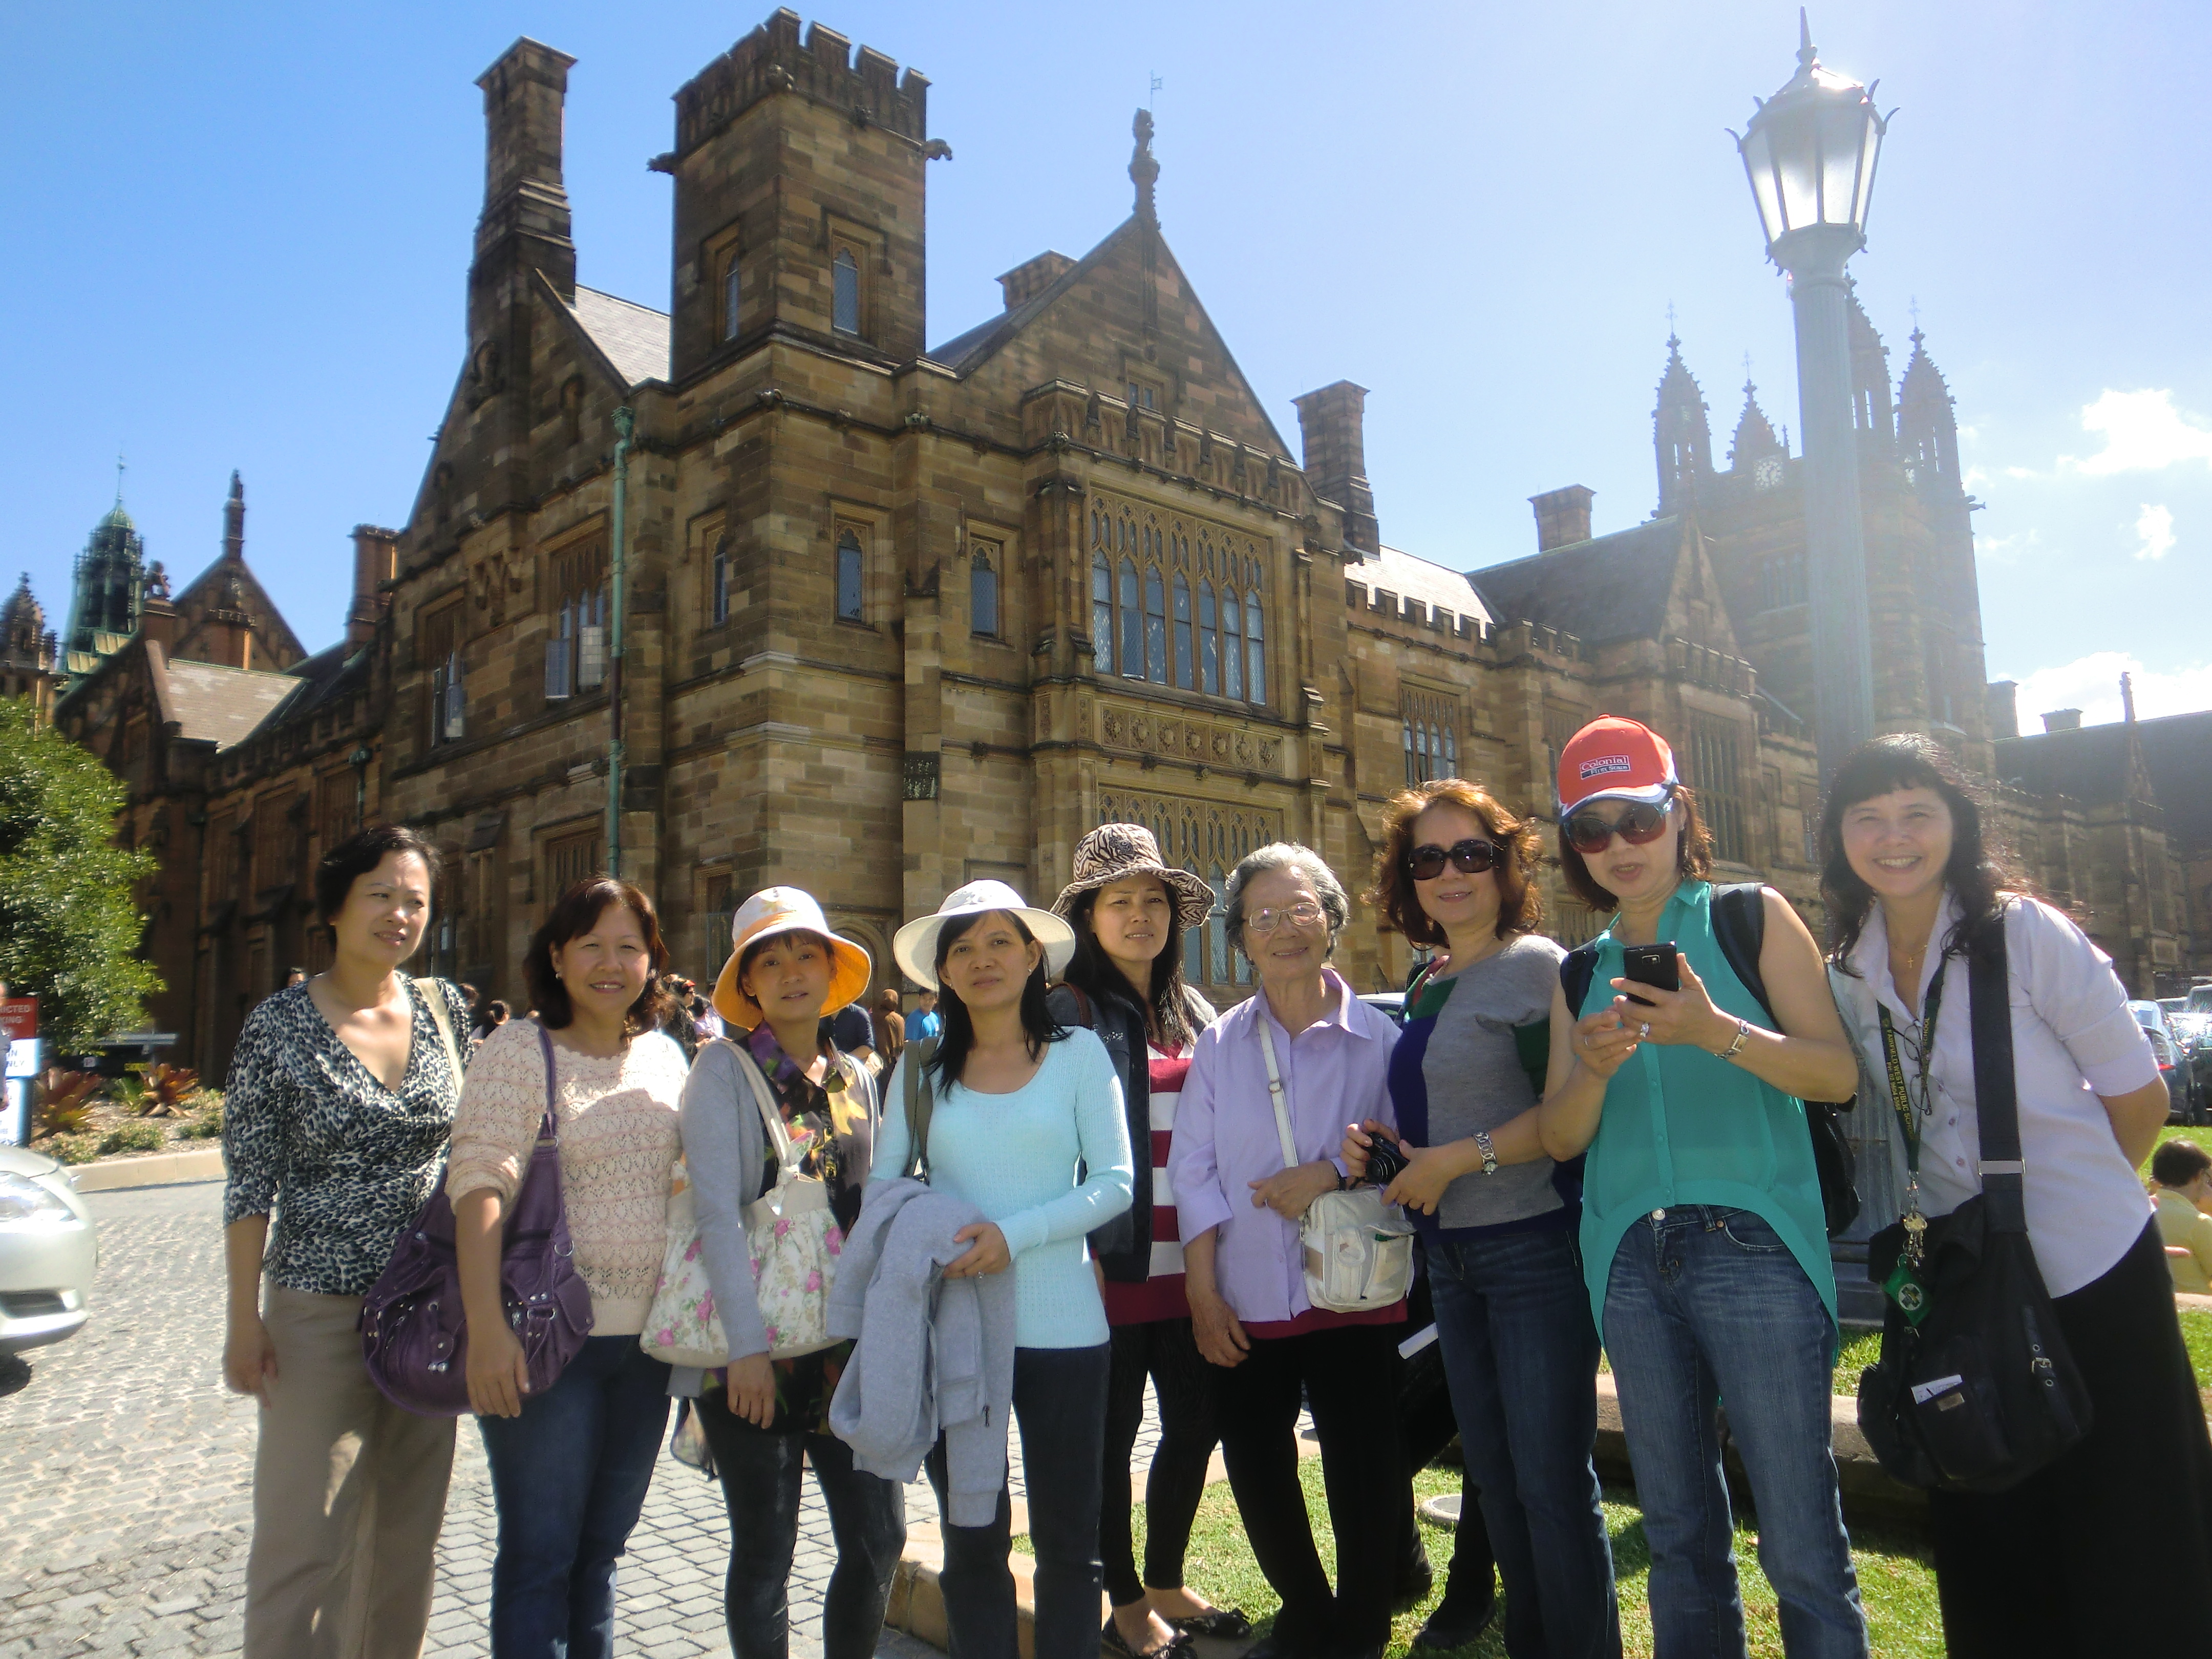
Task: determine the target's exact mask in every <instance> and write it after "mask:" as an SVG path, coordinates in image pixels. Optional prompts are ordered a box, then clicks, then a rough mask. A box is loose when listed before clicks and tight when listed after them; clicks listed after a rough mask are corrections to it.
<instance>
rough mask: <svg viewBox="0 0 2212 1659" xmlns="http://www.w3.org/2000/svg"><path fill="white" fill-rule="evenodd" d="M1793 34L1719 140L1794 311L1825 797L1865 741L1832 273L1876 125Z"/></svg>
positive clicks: (1842, 289)
mask: <svg viewBox="0 0 2212 1659" xmlns="http://www.w3.org/2000/svg"><path fill="white" fill-rule="evenodd" d="M1797 34H1798V46H1797V73H1796V75H1795V76H1791V77H1790V82H1789V83H1788V84H1787V85H1785V86H1784V88H1782V89H1781V90H1780V91H1779V92H1778V93H1776V94H1774V96H1773V97H1771V98H1769V99H1766V100H1764V101H1762V102H1761V103H1760V104H1759V110H1758V112H1757V113H1756V114H1754V115H1753V117H1752V118H1751V121H1750V124H1749V125H1747V127H1746V128H1745V129H1744V131H1743V132H1742V133H1741V135H1737V134H1735V133H1733V132H1731V133H1730V135H1729V136H1730V137H1734V138H1735V141H1736V149H1737V150H1738V151H1739V152H1740V153H1741V155H1742V157H1743V167H1744V173H1745V174H1746V176H1747V178H1748V179H1750V181H1751V193H1752V198H1753V201H1754V202H1755V203H1756V204H1757V205H1758V208H1759V225H1760V228H1762V229H1763V230H1764V231H1765V234H1766V253H1767V257H1768V258H1771V259H1772V260H1773V261H1774V263H1775V264H1778V265H1779V266H1780V267H1781V268H1782V269H1783V270H1785V271H1787V272H1788V273H1789V276H1790V301H1791V303H1792V307H1793V309H1794V310H1795V311H1796V319H1797V420H1798V430H1799V431H1800V432H1801V433H1802V435H1803V442H1804V447H1805V453H1804V462H1803V471H1804V479H1805V489H1804V501H1805V561H1806V579H1807V589H1808V598H1809V599H1810V600H1811V607H1810V609H1811V620H1812V628H1811V631H1812V636H1813V638H1812V645H1813V696H1814V703H1815V705H1816V707H1815V709H1814V734H1815V738H1816V740H1817V742H1818V744H1819V749H1820V782H1821V785H1822V787H1826V784H1827V782H1828V781H1829V780H1830V779H1831V778H1832V777H1833V776H1834V775H1835V773H1836V769H1837V767H1838V766H1839V765H1841V764H1842V763H1843V759H1844V756H1846V755H1848V754H1849V753H1850V751H1851V750H1852V749H1853V748H1854V747H1856V746H1857V744H1860V743H1862V742H1863V741H1864V740H1865V739H1866V738H1870V737H1872V736H1873V735H1874V657H1873V653H1872V650H1871V648H1870V646H1869V639H1868V615H1867V604H1868V601H1867V568H1866V538H1865V533H1864V531H1863V527H1862V526H1861V524H1860V522H1859V453H1858V443H1857V439H1856V438H1855V437H1854V436H1853V434H1852V429H1851V343H1850V289H1849V288H1848V286H1847V285H1846V283H1845V281H1844V264H1846V263H1847V262H1848V261H1849V260H1850V257H1851V255H1853V254H1854V253H1857V252H1858V251H1859V250H1860V249H1861V248H1862V247H1864V246H1866V216H1867V204H1868V203H1869V201H1870V200H1871V199H1872V198H1873V196H1874V174H1875V161H1876V159H1877V158H1878V157H1879V155H1880V154H1881V140H1882V135H1883V133H1884V132H1885V131H1887V129H1888V122H1887V119H1886V118H1884V117H1882V116H1881V115H1879V114H1877V113H1876V112H1875V106H1874V98H1873V92H1874V88H1872V87H1863V86H1861V85H1859V83H1858V82H1856V81H1851V80H1847V79H1845V78H1844V76H1840V75H1838V74H1836V73H1835V72H1834V71H1833V70H1827V69H1824V68H1822V67H1821V65H1820V59H1819V58H1818V57H1816V56H1815V55H1814V46H1813V34H1812V29H1811V27H1810V26H1809V25H1808V23H1807V21H1806V20H1805V14H1804V12H1803V11H1802V10H1800V11H1799V12H1798V14H1797ZM1876 84H1877V85H1878V84H1879V82H1877V83H1876ZM1893 113H1894V112H1893Z"/></svg>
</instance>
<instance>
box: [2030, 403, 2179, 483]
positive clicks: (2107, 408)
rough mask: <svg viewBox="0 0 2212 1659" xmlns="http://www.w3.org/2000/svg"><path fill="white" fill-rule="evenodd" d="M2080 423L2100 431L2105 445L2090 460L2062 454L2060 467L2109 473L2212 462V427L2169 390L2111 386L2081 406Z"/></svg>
mask: <svg viewBox="0 0 2212 1659" xmlns="http://www.w3.org/2000/svg"><path fill="white" fill-rule="evenodd" d="M2081 429H2082V430H2083V431H2085V432H2092V433H2097V434H2100V435H2102V436H2103V438H2104V440H2105V447H2104V448H2103V449H2102V450H2100V451H2099V452H2098V453H2096V454H2094V455H2092V456H2090V457H2089V459H2087V460H2081V459H2076V458H2075V457H2074V456H2071V455H2066V456H2061V457H2060V458H2059V462H2058V465H2059V468H2060V470H2061V471H2077V472H2086V473H2087V474H2089V475H2090V476H2091V477H2111V476H2112V474H2113V473H2116V472H2157V471H2163V470H2164V469H2166V467H2169V466H2179V465H2182V464H2183V463H2184V462H2186V461H2199V462H2203V463H2204V464H2206V465H2212V428H2208V427H2207V426H2205V425H2204V424H2203V422H2201V421H2199V420H2198V419H2197V416H2193V415H2191V414H2189V413H2188V412H2187V411H2185V410H2179V409H2176V408H2175V407H2174V406H2173V393H2172V392H2114V391H2112V390H2111V389H2110V388H2109V387H2108V388H2106V391H2105V392H2104V393H2103V394H2102V395H2101V396H2100V397H2099V398H2098V399H2097V401H2096V402H2095V403H2093V404H2087V405H2085V406H2084V407H2083V409H2082V410H2081Z"/></svg>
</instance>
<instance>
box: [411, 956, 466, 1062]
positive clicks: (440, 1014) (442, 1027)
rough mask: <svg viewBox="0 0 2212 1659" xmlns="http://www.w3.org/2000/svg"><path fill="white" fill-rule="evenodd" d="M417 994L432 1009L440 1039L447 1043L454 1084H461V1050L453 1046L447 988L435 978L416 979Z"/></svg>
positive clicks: (431, 1012) (431, 1015)
mask: <svg viewBox="0 0 2212 1659" xmlns="http://www.w3.org/2000/svg"><path fill="white" fill-rule="evenodd" d="M414 984H415V994H416V996H418V997H420V998H422V1006H424V1007H426V1008H428V1010H429V1011H430V1018H431V1019H432V1021H433V1022H435V1024H436V1025H437V1027H438V1038H439V1041H440V1042H443V1043H444V1044H445V1045H446V1064H447V1065H448V1066H452V1067H453V1086H454V1087H455V1088H456V1089H458V1088H459V1087H460V1086H461V1051H460V1050H459V1048H455V1047H454V1046H453V1019H452V1017H451V1016H449V1015H448V1014H447V1012H446V992H445V987H443V986H441V985H440V984H439V983H438V981H436V980H435V979H418V980H416V981H414Z"/></svg>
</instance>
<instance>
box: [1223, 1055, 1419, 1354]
mask: <svg viewBox="0 0 2212 1659" xmlns="http://www.w3.org/2000/svg"><path fill="white" fill-rule="evenodd" d="M1258 1024H1259V1027H1260V1052H1261V1054H1265V1055H1266V1056H1267V1095H1268V1097H1269V1099H1271V1100H1272V1101H1273V1103H1274V1107H1275V1133H1277V1134H1278V1135H1279V1136H1280V1137H1281V1138H1282V1142H1283V1167H1284V1168H1285V1169H1286V1170H1295V1169H1296V1168H1297V1166H1298V1165H1299V1164H1302V1163H1304V1161H1305V1160H1304V1159H1303V1158H1300V1157H1299V1156H1298V1144H1297V1139H1295V1138H1294V1137H1293V1136H1292V1135H1291V1112H1290V1102H1289V1098H1288V1097H1287V1095H1286V1094H1285V1091H1284V1088H1283V1073H1282V1072H1281V1070H1280V1068H1279V1067H1278V1066H1276V1064H1275V1038H1274V1034H1273V1031H1271V1030H1269V1028H1268V1021H1267V1015H1266V1013H1265V1012H1262V1013H1261V1015H1260V1018H1259V1022H1258ZM1298 1243H1299V1245H1300V1246H1301V1247H1302V1248H1303V1249H1304V1252H1305V1268H1306V1300H1307V1301H1309V1302H1310V1303H1312V1304H1313V1305H1314V1306H1315V1307H1316V1308H1326V1309H1328V1310H1329V1311H1330V1312H1331V1313H1369V1312H1371V1311H1373V1310H1376V1309H1377V1308H1387V1307H1389V1305H1390V1304H1392V1303H1394V1302H1400V1301H1402V1300H1404V1299H1405V1297H1406V1294H1407V1291H1410V1290H1411V1289H1412V1288H1413V1229H1412V1227H1410V1226H1409V1225H1407V1221H1406V1218H1405V1215H1404V1213H1403V1212H1401V1211H1400V1210H1399V1209H1398V1208H1397V1207H1396V1206H1395V1205H1386V1204H1384V1203H1383V1194H1381V1193H1380V1192H1379V1191H1377V1190H1376V1188H1373V1187H1354V1188H1351V1189H1350V1190H1349V1191H1346V1190H1343V1189H1339V1190H1338V1191H1336V1192H1333V1193H1323V1194H1322V1195H1321V1196H1320V1197H1319V1198H1317V1199H1316V1200H1314V1201H1313V1202H1312V1203H1311V1204H1310V1205H1308V1206H1306V1212H1305V1215H1304V1218H1302V1219H1301V1220H1300V1221H1299V1223H1298Z"/></svg>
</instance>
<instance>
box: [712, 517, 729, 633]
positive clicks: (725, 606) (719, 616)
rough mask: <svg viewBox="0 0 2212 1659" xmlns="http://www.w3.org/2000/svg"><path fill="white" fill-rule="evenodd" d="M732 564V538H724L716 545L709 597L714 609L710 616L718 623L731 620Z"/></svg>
mask: <svg viewBox="0 0 2212 1659" xmlns="http://www.w3.org/2000/svg"><path fill="white" fill-rule="evenodd" d="M730 565H731V558H730V538H728V537H727V536H724V537H721V538H720V539H718V540H717V541H716V542H715V544H714V586H713V589H712V591H711V592H710V593H709V595H708V599H709V603H710V605H712V607H713V608H712V611H711V612H710V614H711V615H712V616H713V617H714V620H715V622H717V623H726V622H727V621H729V619H730Z"/></svg>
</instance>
